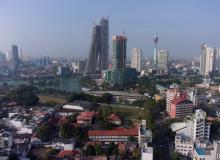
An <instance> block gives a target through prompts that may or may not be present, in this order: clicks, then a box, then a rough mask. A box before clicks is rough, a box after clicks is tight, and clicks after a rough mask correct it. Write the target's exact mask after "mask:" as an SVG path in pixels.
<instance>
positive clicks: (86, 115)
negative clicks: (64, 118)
mask: <svg viewBox="0 0 220 160" xmlns="http://www.w3.org/2000/svg"><path fill="white" fill-rule="evenodd" d="M94 115H95V112H94V111H92V112H81V113H80V115H78V116H77V118H76V119H77V120H81V119H91V118H92V117H93V116H94Z"/></svg>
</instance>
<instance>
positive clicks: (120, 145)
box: [118, 143, 126, 152]
mask: <svg viewBox="0 0 220 160" xmlns="http://www.w3.org/2000/svg"><path fill="white" fill-rule="evenodd" d="M118 150H119V151H120V152H126V146H125V144H124V143H118Z"/></svg>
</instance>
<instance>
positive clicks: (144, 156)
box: [141, 147, 153, 160]
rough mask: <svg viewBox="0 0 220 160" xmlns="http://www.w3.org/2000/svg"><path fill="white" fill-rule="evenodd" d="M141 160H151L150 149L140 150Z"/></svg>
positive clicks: (151, 150)
mask: <svg viewBox="0 0 220 160" xmlns="http://www.w3.org/2000/svg"><path fill="white" fill-rule="evenodd" d="M141 160H153V148H152V147H146V148H143V149H142V150H141Z"/></svg>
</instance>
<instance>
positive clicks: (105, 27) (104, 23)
mask: <svg viewBox="0 0 220 160" xmlns="http://www.w3.org/2000/svg"><path fill="white" fill-rule="evenodd" d="M100 26H101V54H100V56H101V57H100V61H101V70H106V69H108V56H109V23H108V19H106V18H103V17H102V19H101V20H100Z"/></svg>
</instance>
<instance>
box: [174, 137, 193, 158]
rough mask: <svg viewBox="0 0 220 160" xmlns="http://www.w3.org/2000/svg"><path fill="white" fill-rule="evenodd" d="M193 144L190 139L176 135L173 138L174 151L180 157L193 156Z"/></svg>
mask: <svg viewBox="0 0 220 160" xmlns="http://www.w3.org/2000/svg"><path fill="white" fill-rule="evenodd" d="M193 149H194V142H193V141H192V140H191V138H189V137H187V136H184V135H181V134H178V135H176V136H175V151H176V152H177V153H179V154H181V155H184V156H187V155H193Z"/></svg>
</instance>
